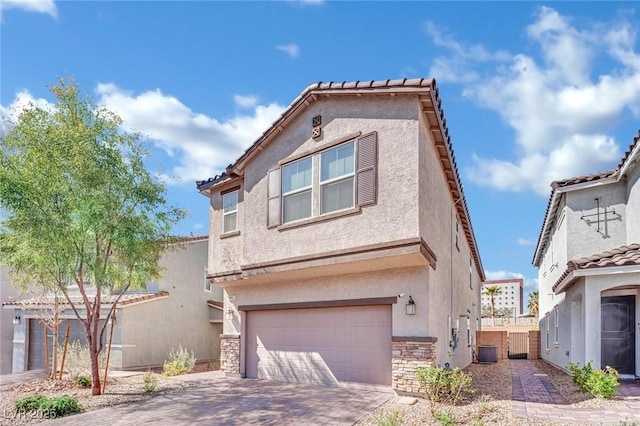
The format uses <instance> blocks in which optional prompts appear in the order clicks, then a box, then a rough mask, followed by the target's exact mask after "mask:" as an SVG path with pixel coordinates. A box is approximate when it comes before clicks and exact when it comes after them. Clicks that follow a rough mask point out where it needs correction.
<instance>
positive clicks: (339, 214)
mask: <svg viewBox="0 0 640 426" xmlns="http://www.w3.org/2000/svg"><path fill="white" fill-rule="evenodd" d="M361 210H362V209H361V207H352V208H350V209H345V210H340V211H337V212H333V213H327V214H323V215H322V216H317V217H312V218H309V219H302V220H297V221H295V222H289V223H286V224H284V225H280V226H278V231H286V230H287V229H292V228H299V227H301V226H307V225H311V224H314V223H318V222H324V221H327V220H332V219H337V218H339V217H343V216H350V215H352V214H358V213H360V212H361Z"/></svg>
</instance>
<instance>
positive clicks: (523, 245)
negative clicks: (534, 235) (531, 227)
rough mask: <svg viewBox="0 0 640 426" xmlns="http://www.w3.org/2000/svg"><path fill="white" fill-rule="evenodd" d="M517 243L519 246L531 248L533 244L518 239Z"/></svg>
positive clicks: (523, 239) (527, 240)
mask: <svg viewBox="0 0 640 426" xmlns="http://www.w3.org/2000/svg"><path fill="white" fill-rule="evenodd" d="M517 243H518V245H519V246H522V247H528V246H532V245H533V244H534V243H535V241H533V240H529V239H527V238H518V240H517Z"/></svg>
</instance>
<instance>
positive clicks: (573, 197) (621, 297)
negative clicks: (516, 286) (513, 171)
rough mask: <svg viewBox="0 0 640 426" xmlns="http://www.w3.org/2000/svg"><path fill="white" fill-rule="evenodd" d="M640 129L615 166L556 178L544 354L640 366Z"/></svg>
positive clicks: (545, 262)
mask: <svg viewBox="0 0 640 426" xmlns="http://www.w3.org/2000/svg"><path fill="white" fill-rule="evenodd" d="M639 140H640V133H638V135H636V137H635V138H634V140H633V142H632V143H631V146H630V147H629V149H628V150H627V152H626V153H625V155H624V157H623V158H622V160H621V161H620V163H619V164H618V166H617V168H616V169H615V170H611V171H608V172H603V173H598V174H593V175H588V176H580V177H575V178H571V179H566V180H562V181H556V182H553V183H552V184H551V187H552V190H551V197H550V199H549V204H548V207H547V212H546V214H545V218H544V222H543V225H542V230H541V232H540V236H539V238H538V244H537V247H536V250H535V254H534V258H533V264H534V266H537V267H538V279H539V286H540V288H539V308H540V331H541V339H542V342H541V344H542V346H541V353H542V357H543V358H544V359H546V360H547V361H549V362H552V363H554V364H556V365H558V366H561V367H564V366H566V364H567V363H568V362H571V361H573V362H579V363H580V364H585V363H587V362H592V365H593V366H594V367H596V368H604V367H605V366H607V365H609V366H612V367H614V368H616V369H617V370H618V372H619V373H620V374H621V377H636V376H638V375H639V374H638V372H639V371H640V346H639V345H640V342H639V341H638V338H639V337H640V336H638V333H637V329H638V323H637V320H638V319H640V315H639V314H640V312H638V310H639V309H640V299H639V298H638V291H639V289H640V244H638V243H640V181H639V178H640V165H639V160H640V142H639Z"/></svg>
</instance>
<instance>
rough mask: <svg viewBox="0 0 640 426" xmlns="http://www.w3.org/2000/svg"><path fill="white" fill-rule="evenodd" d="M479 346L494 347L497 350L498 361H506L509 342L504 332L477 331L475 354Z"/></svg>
mask: <svg viewBox="0 0 640 426" xmlns="http://www.w3.org/2000/svg"><path fill="white" fill-rule="evenodd" d="M481 345H489V346H495V347H497V348H498V353H497V355H498V359H499V360H500V359H507V358H508V351H509V341H508V337H507V332H506V331H478V332H476V353H478V347H479V346H481Z"/></svg>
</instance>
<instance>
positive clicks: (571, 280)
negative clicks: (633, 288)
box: [553, 265, 640, 294]
mask: <svg viewBox="0 0 640 426" xmlns="http://www.w3.org/2000/svg"><path fill="white" fill-rule="evenodd" d="M633 273H640V265H624V266H606V267H602V268H588V269H576V270H573V271H571V272H570V273H569V274H568V275H567V276H566V277H565V278H563V279H562V280H561V281H560V282H558V284H557V286H554V289H553V293H554V294H560V293H563V292H565V291H567V290H568V289H569V287H571V286H572V285H573V284H575V283H576V281H578V279H579V278H581V277H594V276H604V275H607V276H609V275H617V274H633Z"/></svg>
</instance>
